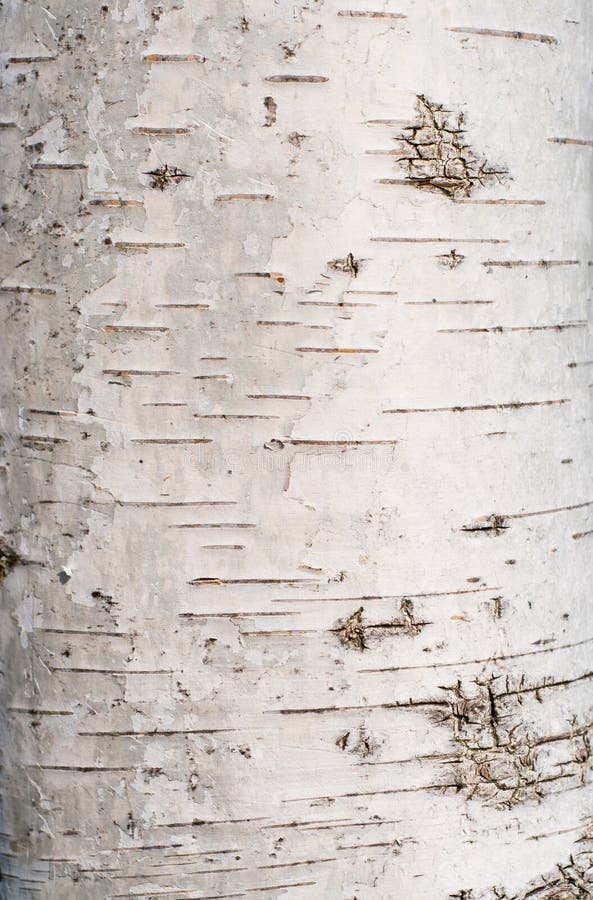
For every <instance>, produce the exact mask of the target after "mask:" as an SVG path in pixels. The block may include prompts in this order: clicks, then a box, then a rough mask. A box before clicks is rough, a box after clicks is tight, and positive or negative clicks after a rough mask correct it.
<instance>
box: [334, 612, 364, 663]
mask: <svg viewBox="0 0 593 900" xmlns="http://www.w3.org/2000/svg"><path fill="white" fill-rule="evenodd" d="M363 612H364V607H363V606H361V607H360V608H359V609H357V610H356V612H353V613H352V615H351V616H349V617H348V618H347V619H346V622H345V624H344V627H343V628H342V631H341V634H340V637H341V639H342V643H343V644H344V645H345V646H346V647H351V648H352V649H353V650H359V651H360V652H361V653H362V651H363V650H365V649H366V641H365V633H364V624H363V621H362V614H363Z"/></svg>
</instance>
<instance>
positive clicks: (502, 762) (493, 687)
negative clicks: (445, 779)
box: [439, 675, 593, 809]
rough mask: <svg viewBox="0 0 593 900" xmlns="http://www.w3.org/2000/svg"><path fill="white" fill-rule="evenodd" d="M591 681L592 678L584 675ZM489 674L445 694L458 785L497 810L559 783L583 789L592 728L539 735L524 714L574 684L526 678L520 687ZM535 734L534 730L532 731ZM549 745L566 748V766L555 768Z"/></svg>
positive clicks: (573, 726) (537, 795) (583, 726)
mask: <svg viewBox="0 0 593 900" xmlns="http://www.w3.org/2000/svg"><path fill="white" fill-rule="evenodd" d="M584 677H589V675H587V676H584ZM501 679H502V676H500V675H490V676H489V677H488V678H486V679H484V680H480V679H476V680H475V682H474V683H473V685H472V686H471V688H468V687H466V686H464V685H462V683H461V681H458V682H457V684H455V685H454V686H452V687H445V688H443V690H445V691H447V693H448V710H447V711H446V712H445V714H444V716H443V717H441V718H440V720H439V721H440V722H441V723H443V722H449V723H451V725H452V727H453V740H454V742H455V743H456V744H457V746H458V749H459V754H458V755H457V756H456V757H455V758H454V760H453V763H454V767H455V774H454V778H455V784H456V786H457V788H458V790H462V791H464V792H465V793H466V795H467V797H468V799H472V798H477V799H481V800H483V801H485V802H489V803H492V804H494V805H495V806H497V807H499V808H506V809H510V808H512V807H513V806H516V805H517V804H519V803H525V802H528V801H533V800H539V799H541V798H542V797H544V796H545V795H546V793H549V791H550V789H551V788H553V783H554V782H556V781H559V780H561V781H562V782H563V784H564V785H565V786H566V784H567V783H575V784H581V783H583V780H584V778H585V776H586V771H587V770H589V769H590V765H591V731H592V728H593V726H592V725H591V724H590V723H584V724H579V722H578V721H577V720H576V718H575V719H573V720H572V721H571V722H570V726H569V728H567V729H566V731H564V732H562V733H558V734H553V735H547V736H538V735H536V734H535V733H532V726H530V725H528V723H527V722H526V721H525V717H524V715H522V710H521V707H522V704H523V698H524V697H525V696H526V695H529V694H531V695H533V696H534V697H535V698H536V700H538V701H539V702H540V703H544V702H545V701H544V691H547V690H551V689H558V688H560V689H562V688H563V687H566V686H567V685H568V684H569V683H570V682H569V681H561V682H553V681H552V680H547V679H546V680H544V681H543V682H542V683H541V684H535V685H530V684H528V683H527V681H526V679H525V676H522V677H521V678H520V680H519V682H518V684H516V685H512V684H511V683H510V679H509V678H508V676H507V677H505V678H504V681H501ZM533 729H535V726H533ZM551 742H553V743H555V744H562V745H563V746H566V749H567V756H566V761H565V762H563V763H562V764H561V765H555V764H553V763H551V762H550V761H549V759H548V758H547V757H546V754H545V749H546V746H547V745H548V744H550V743H551Z"/></svg>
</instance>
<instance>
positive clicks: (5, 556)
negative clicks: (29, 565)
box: [0, 537, 22, 582]
mask: <svg viewBox="0 0 593 900" xmlns="http://www.w3.org/2000/svg"><path fill="white" fill-rule="evenodd" d="M21 561H22V560H21V557H20V556H19V555H18V553H17V552H16V550H13V548H12V547H11V546H10V545H9V544H7V543H6V541H5V540H4V538H2V537H0V582H2V581H4V579H5V578H6V576H7V575H8V573H9V572H11V571H12V570H13V569H14V567H15V566H17V565H18V564H19V563H20V562H21Z"/></svg>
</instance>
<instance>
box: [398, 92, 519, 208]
mask: <svg viewBox="0 0 593 900" xmlns="http://www.w3.org/2000/svg"><path fill="white" fill-rule="evenodd" d="M417 109H418V119H417V121H416V122H414V124H412V125H408V126H407V127H405V128H404V129H403V132H402V134H401V135H400V136H399V138H398V139H397V140H398V142H399V144H400V146H401V152H402V155H401V156H399V158H398V164H399V165H400V166H401V167H403V168H404V170H405V171H406V177H407V180H408V181H409V182H410V183H411V184H414V185H415V186H416V187H417V188H420V189H423V190H429V191H436V192H437V193H441V194H444V195H445V196H446V197H449V198H450V199H451V200H457V199H458V198H461V197H469V196H471V194H472V192H473V191H474V189H475V188H476V187H487V186H488V185H490V184H494V183H499V182H501V181H502V180H503V178H504V177H505V176H506V175H507V174H508V173H507V171H506V169H500V168H495V167H492V166H490V165H489V163H488V162H487V161H486V160H484V159H481V158H480V157H479V156H478V155H477V154H476V153H474V151H473V150H472V149H471V147H470V146H469V145H468V144H466V143H465V129H464V127H463V125H464V116H463V113H458V114H457V116H456V117H455V120H454V121H451V119H450V118H449V117H450V116H451V113H450V111H449V110H446V109H444V108H443V107H442V106H441V105H440V104H436V103H432V102H431V101H430V100H428V99H427V98H426V97H425V96H424V95H423V94H419V95H418V104H417Z"/></svg>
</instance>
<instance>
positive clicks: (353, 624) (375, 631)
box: [336, 597, 430, 652]
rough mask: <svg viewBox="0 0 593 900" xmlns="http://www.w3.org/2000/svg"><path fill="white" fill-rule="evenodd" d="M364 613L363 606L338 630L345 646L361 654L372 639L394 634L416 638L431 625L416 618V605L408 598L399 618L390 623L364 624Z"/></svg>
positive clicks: (402, 606) (405, 599)
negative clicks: (426, 626)
mask: <svg viewBox="0 0 593 900" xmlns="http://www.w3.org/2000/svg"><path fill="white" fill-rule="evenodd" d="M363 613H364V607H363V606H361V607H360V608H359V609H357V610H356V612H353V613H352V615H351V616H349V617H348V619H346V621H345V623H344V624H343V625H342V626H341V628H339V629H336V630H337V631H338V632H339V634H340V638H341V641H342V643H343V644H344V646H346V647H350V648H352V649H353V650H359V651H360V652H362V651H363V650H366V649H367V647H368V646H369V640H370V639H371V637H375V638H376V637H379V638H381V637H384V636H385V635H387V634H392V633H395V634H405V635H408V636H410V637H416V635H418V634H420V632H421V631H422V629H423V628H424V626H425V625H430V622H423V621H420V620H418V619H416V618H415V616H414V604H413V603H412V601H411V600H410V599H408V598H407V597H404V599H403V600H402V601H401V603H400V616H399V618H396V619H392V620H391V621H389V622H375V623H373V624H370V623H368V622H364V621H363V618H362V616H363Z"/></svg>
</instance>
